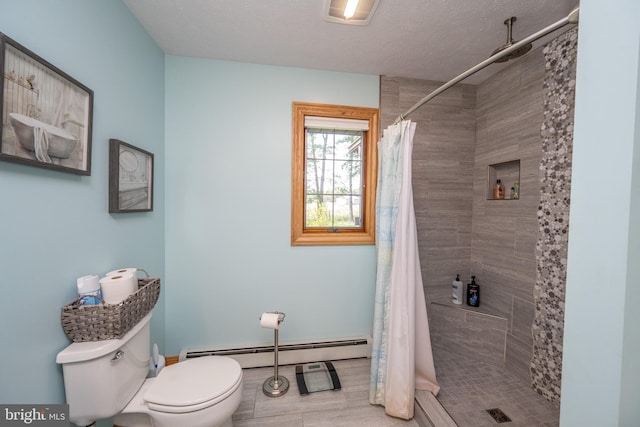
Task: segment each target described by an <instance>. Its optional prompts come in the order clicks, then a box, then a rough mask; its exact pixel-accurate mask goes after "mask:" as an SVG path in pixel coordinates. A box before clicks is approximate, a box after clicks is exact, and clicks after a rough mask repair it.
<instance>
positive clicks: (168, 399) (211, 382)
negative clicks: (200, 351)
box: [144, 356, 242, 412]
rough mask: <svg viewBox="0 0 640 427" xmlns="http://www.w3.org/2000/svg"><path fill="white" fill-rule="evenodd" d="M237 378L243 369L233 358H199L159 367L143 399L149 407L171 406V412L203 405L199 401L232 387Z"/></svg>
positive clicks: (240, 375)
mask: <svg viewBox="0 0 640 427" xmlns="http://www.w3.org/2000/svg"><path fill="white" fill-rule="evenodd" d="M240 381H242V368H240V364H239V363H238V362H236V361H235V360H233V359H231V358H229V357H221V356H204V357H198V358H195V359H189V360H186V361H184V362H180V363H176V364H174V365H170V366H167V367H166V368H164V369H163V370H161V371H160V374H158V376H157V377H156V379H155V381H154V382H153V384H152V385H151V387H149V389H148V390H147V391H146V393H145V394H144V400H146V401H147V402H148V403H149V404H151V405H150V406H156V407H158V406H167V407H172V408H173V409H172V410H171V412H174V411H178V408H180V407H185V406H194V405H197V406H203V405H201V404H202V403H205V402H208V401H212V400H215V399H216V398H218V397H221V396H224V395H225V394H227V393H228V392H229V391H231V390H233V389H234V388H235V386H237V384H238V383H239V382H240ZM213 403H215V402H212V403H211V404H213ZM205 406H206V405H205ZM158 409H159V410H161V409H160V408H158Z"/></svg>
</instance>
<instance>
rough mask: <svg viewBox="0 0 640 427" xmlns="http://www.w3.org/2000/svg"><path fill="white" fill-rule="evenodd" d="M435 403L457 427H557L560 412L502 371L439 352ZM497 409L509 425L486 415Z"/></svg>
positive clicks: (435, 354) (515, 378) (527, 386)
mask: <svg viewBox="0 0 640 427" xmlns="http://www.w3.org/2000/svg"><path fill="white" fill-rule="evenodd" d="M434 358H435V364H436V375H437V376H438V382H439V383H440V387H441V388H440V393H439V394H438V400H439V401H440V403H441V404H442V406H444V408H445V409H446V410H447V412H448V413H449V415H451V416H452V417H453V419H454V420H455V421H456V423H457V424H458V426H459V427H557V426H558V425H559V417H560V410H559V409H558V408H556V407H555V406H554V405H552V404H551V403H549V402H548V401H547V400H546V399H545V398H544V397H542V396H540V395H539V394H538V393H536V392H535V391H534V390H533V389H532V388H531V387H530V386H529V385H528V384H526V382H525V381H523V380H522V379H521V378H519V377H517V376H515V375H513V374H510V373H509V372H507V371H506V370H505V369H502V368H499V367H496V366H493V365H489V364H486V363H482V362H477V361H475V360H473V359H470V358H467V357H464V356H458V355H456V354H453V353H449V352H446V351H442V350H436V351H434ZM493 408H499V409H501V410H502V411H503V412H504V413H505V414H506V415H507V416H508V417H509V418H510V419H511V422H504V423H497V422H496V421H495V420H494V419H493V418H491V416H490V415H489V414H488V413H487V412H486V410H487V409H493Z"/></svg>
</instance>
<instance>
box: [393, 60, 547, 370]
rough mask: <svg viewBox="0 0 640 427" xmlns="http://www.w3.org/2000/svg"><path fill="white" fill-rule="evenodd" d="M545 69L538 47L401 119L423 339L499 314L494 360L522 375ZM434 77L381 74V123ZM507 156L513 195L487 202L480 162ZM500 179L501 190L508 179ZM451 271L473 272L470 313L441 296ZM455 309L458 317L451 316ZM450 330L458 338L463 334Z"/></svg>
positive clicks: (527, 354)
mask: <svg viewBox="0 0 640 427" xmlns="http://www.w3.org/2000/svg"><path fill="white" fill-rule="evenodd" d="M544 76H545V63H544V56H543V52H542V48H538V49H536V50H534V51H532V52H530V53H529V54H527V55H526V56H525V57H523V58H521V59H520V60H518V61H513V62H512V63H510V64H508V66H507V67H506V68H504V69H503V70H501V71H500V72H498V73H497V74H495V75H494V76H492V77H491V78H489V79H487V80H486V81H485V82H483V83H482V84H480V85H478V86H477V87H476V86H470V85H457V86H455V87H453V88H451V89H449V90H448V91H446V92H445V93H443V94H441V95H440V96H438V97H436V98H435V99H433V100H432V101H430V102H429V103H428V104H426V105H424V106H423V107H421V108H420V109H418V110H417V111H416V112H414V113H412V114H411V116H410V117H408V118H409V119H411V120H413V121H415V122H417V127H416V136H415V139H414V150H413V185H414V203H415V209H416V220H417V224H418V234H419V237H418V240H419V247H420V257H421V264H422V273H423V281H424V286H425V296H426V298H427V301H428V302H429V303H434V302H435V303H437V304H438V306H434V305H433V304H429V306H430V309H431V308H432V307H433V308H434V309H433V310H430V317H431V319H432V340H434V341H438V340H439V335H438V333H436V334H434V333H433V328H434V327H436V328H442V327H444V328H447V327H449V328H451V327H458V326H459V325H464V324H465V323H464V322H467V324H468V322H469V320H468V319H470V318H471V319H479V320H477V321H476V320H473V321H472V322H474V325H471V326H473V327H479V328H482V327H485V326H483V325H487V324H491V323H492V322H494V320H491V319H490V318H489V317H486V316H485V317H484V318H482V316H478V314H483V313H488V314H491V315H492V316H493V319H495V322H494V323H496V324H499V323H500V319H502V321H503V322H504V324H505V325H506V326H505V327H504V328H494V327H492V326H489V328H490V329H491V331H490V332H493V333H494V334H493V335H494V336H495V337H496V339H499V340H500V339H501V340H502V343H501V342H500V341H497V342H496V343H494V344H496V345H495V346H493V347H495V348H498V350H500V356H502V360H501V361H499V363H502V364H503V365H504V366H505V367H506V368H507V369H509V370H510V371H512V372H513V373H515V374H516V375H518V376H520V377H522V378H523V379H525V380H526V381H528V382H530V381H531V374H530V363H531V360H532V348H533V337H532V323H533V321H534V314H535V301H534V285H535V282H536V243H537V240H538V220H537V211H538V205H539V203H540V188H541V182H540V172H539V168H540V164H541V158H542V142H541V136H540V129H541V125H542V122H543V80H544ZM439 85H440V83H438V82H430V81H421V80H412V79H403V78H393V77H382V79H381V116H382V117H381V118H382V120H381V123H382V127H383V128H384V127H386V126H387V125H389V124H391V123H393V121H394V120H395V119H396V117H397V116H398V115H399V114H401V113H403V112H404V111H406V110H407V109H408V108H410V107H411V106H412V105H413V104H415V103H416V102H417V101H419V100H420V99H421V98H422V97H423V96H425V95H426V94H428V93H429V92H431V91H432V90H434V89H436V88H437V87H438V86H439ZM513 160H519V161H520V178H519V183H520V197H519V199H517V200H487V190H488V186H490V185H491V184H493V183H489V182H488V167H489V165H493V164H497V163H502V162H510V161H513ZM505 184H506V187H507V188H506V189H507V194H508V193H509V189H510V187H511V185H512V184H513V183H511V182H508V183H505ZM456 273H460V275H461V278H462V280H463V282H464V283H468V282H469V279H470V276H471V275H475V276H476V280H477V282H478V283H479V284H480V286H481V307H480V308H479V309H473V311H474V312H469V311H467V310H466V309H467V307H466V306H463V307H462V310H461V309H460V308H457V307H453V306H452V305H451V304H449V303H448V301H450V296H451V282H452V280H453V279H454V278H455V275H456ZM441 303H442V304H443V305H440V304H441ZM451 313H453V314H452V315H451ZM457 313H466V314H460V315H458V314H457ZM434 316H435V317H437V318H436V319H434ZM460 316H462V318H464V319H465V320H463V321H460V319H459V318H460ZM470 316H471V317H470ZM441 317H446V318H445V320H444V321H443V320H442V319H441ZM456 317H457V318H456ZM487 321H490V322H487ZM450 332H451V331H450ZM456 333H457V332H456ZM472 333H473V332H472ZM434 335H435V336H434ZM452 335H454V336H453V338H452V339H453V340H458V341H462V340H465V339H467V338H468V336H464V337H463V338H462V335H457V336H456V335H455V334H452ZM475 338H476V339H475V340H472V341H469V342H470V343H471V347H467V350H465V347H464V346H461V347H459V348H454V349H451V348H449V350H450V351H454V352H456V351H457V352H464V351H468V352H469V353H474V352H475V351H474V348H473V347H472V346H474V345H476V344H477V345H478V346H481V345H483V337H475ZM442 342H443V341H442V340H440V342H439V344H442ZM445 342H446V341H445ZM449 342H452V341H449ZM437 344H438V343H434V347H437ZM500 345H503V348H504V351H502V350H501V349H500ZM486 347H487V350H488V351H493V350H491V349H490V348H488V347H490V346H486ZM482 350H485V349H482ZM556 350H557V347H556ZM476 353H477V352H476ZM488 354H490V353H488ZM544 368H545V369H546V368H547V367H546V366H545V367H544Z"/></svg>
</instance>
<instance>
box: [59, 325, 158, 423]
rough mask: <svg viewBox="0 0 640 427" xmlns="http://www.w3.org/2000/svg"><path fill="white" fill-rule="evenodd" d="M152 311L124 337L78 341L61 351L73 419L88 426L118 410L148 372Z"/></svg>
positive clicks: (130, 396)
mask: <svg viewBox="0 0 640 427" xmlns="http://www.w3.org/2000/svg"><path fill="white" fill-rule="evenodd" d="M150 319H151V313H149V314H147V315H146V316H145V317H144V318H143V319H142V320H141V321H140V322H139V323H138V324H137V325H135V326H134V327H133V328H131V330H130V331H129V332H127V333H126V334H125V335H124V336H123V337H122V338H120V339H115V340H104V341H92V342H77V343H73V344H71V345H69V346H68V347H67V348H65V349H64V350H62V351H61V352H60V353H58V356H57V357H56V362H57V363H58V364H61V365H62V373H63V375H64V389H65V394H66V398H67V403H68V404H69V418H70V421H71V422H73V423H75V424H77V425H80V426H86V425H89V424H91V423H92V422H93V421H95V420H99V419H102V418H109V417H112V416H114V415H116V414H117V413H119V412H120V411H121V410H122V409H123V408H124V407H125V406H126V405H127V403H129V401H130V400H131V398H132V397H133V396H134V395H135V394H136V392H137V391H138V390H139V389H140V387H141V386H142V383H143V382H144V380H145V378H146V377H147V374H148V373H149V348H150V344H151V335H150V325H149V321H150Z"/></svg>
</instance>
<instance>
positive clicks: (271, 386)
mask: <svg viewBox="0 0 640 427" xmlns="http://www.w3.org/2000/svg"><path fill="white" fill-rule="evenodd" d="M269 313H270V314H277V315H278V326H280V324H281V323H282V322H283V321H284V318H285V314H284V313H280V312H278V311H271V312H269ZM260 320H262V315H260ZM288 390H289V380H288V379H287V378H286V377H284V376H282V375H278V328H275V329H274V330H273V376H272V377H269V378H267V379H266V380H265V382H264V384H262V391H263V392H264V394H265V395H266V396H269V397H279V396H282V395H284V394H285V393H286V392H287V391H288Z"/></svg>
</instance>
